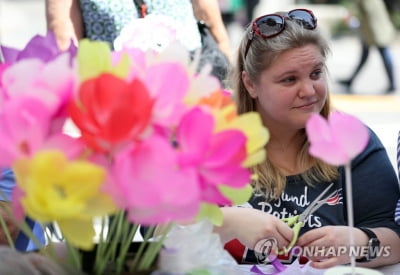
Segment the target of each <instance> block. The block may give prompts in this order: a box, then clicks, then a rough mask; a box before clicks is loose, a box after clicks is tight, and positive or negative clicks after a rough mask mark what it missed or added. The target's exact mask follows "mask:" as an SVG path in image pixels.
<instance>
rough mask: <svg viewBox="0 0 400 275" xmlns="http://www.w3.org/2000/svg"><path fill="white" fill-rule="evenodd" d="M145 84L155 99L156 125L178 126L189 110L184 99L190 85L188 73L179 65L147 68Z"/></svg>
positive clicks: (154, 117)
mask: <svg viewBox="0 0 400 275" xmlns="http://www.w3.org/2000/svg"><path fill="white" fill-rule="evenodd" d="M144 82H145V83H146V84H147V87H148V89H149V92H150V94H151V95H152V96H153V97H154V98H155V106H154V115H153V120H154V123H155V124H156V125H161V126H163V127H171V126H172V127H173V126H176V125H177V123H178V121H179V120H180V118H181V116H182V115H183V113H184V111H185V110H186V109H187V107H186V105H185V104H184V102H183V99H184V97H185V95H186V93H187V92H188V89H189V84H190V83H189V75H188V72H187V71H186V70H185V68H184V67H183V66H182V65H181V64H179V63H161V64H155V65H152V66H150V67H148V68H147V70H146V72H145V76H144Z"/></svg>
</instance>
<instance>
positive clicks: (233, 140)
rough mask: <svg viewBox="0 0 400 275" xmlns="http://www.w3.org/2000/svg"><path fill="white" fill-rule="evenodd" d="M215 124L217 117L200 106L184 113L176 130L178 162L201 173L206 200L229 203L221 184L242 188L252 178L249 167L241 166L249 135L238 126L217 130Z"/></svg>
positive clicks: (200, 177)
mask: <svg viewBox="0 0 400 275" xmlns="http://www.w3.org/2000/svg"><path fill="white" fill-rule="evenodd" d="M214 127H215V122H214V117H213V116H212V115H211V114H209V113H207V112H205V111H204V110H202V109H201V108H199V107H196V108H193V109H192V110H191V111H189V112H188V113H187V114H186V115H185V116H184V117H183V119H182V121H181V123H180V125H179V126H178V129H177V134H176V141H177V144H178V150H179V152H180V154H179V164H180V165H181V166H182V167H192V168H193V169H194V170H195V171H196V173H198V180H199V183H200V186H201V188H202V199H203V200H204V201H206V202H210V203H217V204H230V203H231V202H230V201H229V200H228V199H227V198H225V197H224V196H223V194H222V193H221V192H220V191H219V189H218V185H220V184H223V185H227V186H230V187H235V188H240V187H244V186H245V185H246V184H248V183H249V182H250V171H249V170H248V169H246V168H244V167H243V166H242V163H243V162H244V160H245V159H246V136H245V135H244V134H243V133H242V132H241V131H239V130H225V131H221V132H218V133H214Z"/></svg>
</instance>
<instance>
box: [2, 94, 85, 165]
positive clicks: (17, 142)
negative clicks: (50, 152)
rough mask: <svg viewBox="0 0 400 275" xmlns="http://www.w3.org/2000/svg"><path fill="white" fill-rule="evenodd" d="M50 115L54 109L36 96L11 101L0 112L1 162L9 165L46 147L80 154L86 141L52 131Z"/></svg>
mask: <svg viewBox="0 0 400 275" xmlns="http://www.w3.org/2000/svg"><path fill="white" fill-rule="evenodd" d="M51 119H52V117H51V112H50V111H49V110H48V108H47V106H46V105H45V104H44V103H43V102H42V101H40V100H38V99H37V98H33V97H29V96H26V97H20V98H15V99H13V100H11V101H8V102H7V104H6V105H5V106H4V108H3V110H2V112H0V166H6V167H10V166H11V165H12V163H13V162H14V161H15V160H16V159H19V158H25V157H30V156H32V155H33V154H34V153H35V152H37V151H38V150H40V149H44V148H47V149H55V148H62V149H63V150H64V151H65V153H66V155H67V156H69V157H71V158H75V157H77V156H78V155H79V154H80V153H81V152H82V151H83V143H82V142H80V141H79V140H76V139H73V138H71V137H69V136H67V135H64V134H62V133H60V132H58V133H55V134H52V132H51V129H50V125H51Z"/></svg>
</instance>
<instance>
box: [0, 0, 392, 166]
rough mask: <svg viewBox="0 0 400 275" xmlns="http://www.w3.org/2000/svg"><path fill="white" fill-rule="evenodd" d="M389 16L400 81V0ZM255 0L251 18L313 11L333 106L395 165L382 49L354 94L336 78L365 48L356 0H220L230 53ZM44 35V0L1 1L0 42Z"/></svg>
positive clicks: (15, 44)
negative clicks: (327, 44)
mask: <svg viewBox="0 0 400 275" xmlns="http://www.w3.org/2000/svg"><path fill="white" fill-rule="evenodd" d="M386 1H387V2H388V5H390V6H391V8H390V12H391V13H390V15H391V19H392V20H393V22H394V24H395V26H396V27H397V31H398V34H397V39H396V40H395V41H394V43H393V44H392V45H391V49H392V51H393V55H394V59H393V60H394V62H395V64H394V66H395V78H396V80H397V84H398V85H400V35H399V33H400V1H399V0H386ZM252 2H253V3H255V4H256V5H255V8H254V11H253V14H252V18H255V17H258V16H260V15H263V14H266V13H272V12H275V11H285V10H286V11H287V10H289V9H292V8H293V7H301V8H308V9H311V10H312V11H313V12H314V13H315V15H316V17H317V18H318V24H319V26H320V27H321V28H322V29H323V30H324V32H325V33H326V35H327V36H329V39H330V41H331V48H332V54H331V56H329V59H328V69H329V71H330V78H331V80H332V81H331V82H332V83H331V91H332V93H333V104H334V105H335V106H336V107H337V108H338V109H341V110H344V111H347V112H349V113H351V114H353V115H355V116H357V117H359V118H360V119H361V120H363V121H364V122H365V123H367V125H369V126H370V127H371V128H372V129H374V130H375V131H376V132H377V134H378V135H379V137H380V138H381V140H382V142H383V143H384V145H385V147H386V148H387V150H388V154H389V157H390V159H391V161H392V163H393V165H395V163H396V160H395V159H396V142H397V134H398V132H399V131H400V93H399V89H398V87H399V86H398V85H397V90H396V91H395V93H393V94H390V95H384V93H383V91H384V89H385V88H386V86H385V85H386V78H385V77H386V76H385V74H384V73H383V71H384V67H383V64H382V61H381V60H380V57H379V54H378V51H377V50H375V49H372V52H371V54H370V55H371V56H370V58H369V59H368V61H367V64H366V65H365V66H364V68H363V69H362V71H361V72H360V75H359V77H358V78H356V80H355V82H354V84H353V91H354V93H353V94H346V93H345V90H344V87H343V86H341V85H338V84H337V83H336V81H335V80H338V79H343V78H346V77H347V76H349V75H350V73H351V72H352V71H353V69H354V67H355V66H356V63H357V61H358V57H359V54H360V50H361V45H360V41H359V37H358V34H357V27H358V25H357V20H356V19H355V18H354V17H352V3H351V2H352V0H347V1H345V0H336V1H335V0H331V1H329V0H325V1H323V0H319V1H317V0H315V1H307V0H297V1H296V0H259V1H256V0H219V3H220V7H221V11H222V14H223V18H224V21H225V23H226V26H227V29H228V32H229V34H230V38H231V43H232V51H233V52H235V50H236V47H237V43H238V41H239V39H240V37H241V36H242V35H243V32H244V29H245V26H246V25H247V24H248V19H247V13H246V7H247V6H248V5H250V4H252ZM45 33H46V22H45V0H0V44H2V45H5V46H9V47H15V48H23V47H24V45H25V44H26V42H27V41H28V40H30V39H31V38H32V36H34V35H36V34H45Z"/></svg>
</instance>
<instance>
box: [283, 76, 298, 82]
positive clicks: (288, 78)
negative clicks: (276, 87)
mask: <svg viewBox="0 0 400 275" xmlns="http://www.w3.org/2000/svg"><path fill="white" fill-rule="evenodd" d="M294 81H296V77H294V76H289V77H286V78H284V79H282V82H283V83H292V82H294Z"/></svg>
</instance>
